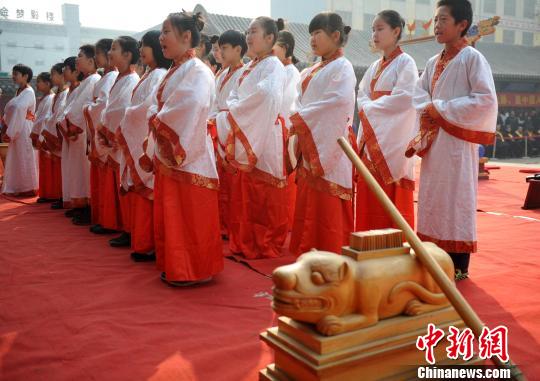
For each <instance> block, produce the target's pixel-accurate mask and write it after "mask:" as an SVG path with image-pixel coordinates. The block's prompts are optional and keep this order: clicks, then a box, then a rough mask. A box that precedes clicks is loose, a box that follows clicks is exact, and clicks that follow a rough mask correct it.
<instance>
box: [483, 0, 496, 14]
mask: <svg viewBox="0 0 540 381" xmlns="http://www.w3.org/2000/svg"><path fill="white" fill-rule="evenodd" d="M484 12H486V13H493V14H495V13H497V0H484Z"/></svg>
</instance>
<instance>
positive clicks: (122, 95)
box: [98, 72, 140, 170]
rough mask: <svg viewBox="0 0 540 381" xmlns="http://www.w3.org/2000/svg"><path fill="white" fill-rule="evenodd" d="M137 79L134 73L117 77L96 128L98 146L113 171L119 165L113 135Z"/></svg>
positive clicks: (128, 102)
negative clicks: (105, 155) (98, 138)
mask: <svg viewBox="0 0 540 381" xmlns="http://www.w3.org/2000/svg"><path fill="white" fill-rule="evenodd" d="M139 79H140V78H139V75H138V74H137V73H135V72H133V73H129V74H126V75H123V76H121V77H120V76H119V77H117V78H116V81H115V83H114V84H113V86H112V87H111V90H110V94H109V99H108V100H107V106H105V109H104V110H103V113H102V114H101V124H100V126H99V127H98V134H99V135H100V141H99V144H100V145H101V147H102V149H103V150H104V152H106V153H107V165H109V166H110V167H111V168H113V169H115V170H117V169H119V165H120V151H119V150H118V149H117V147H116V146H115V142H116V137H115V134H116V131H117V129H118V128H120V123H121V122H122V119H123V118H124V115H125V113H126V110H127V108H128V107H129V105H130V103H131V96H132V95H133V89H134V88H135V86H137V83H138V82H139ZM102 137H105V139H106V142H107V144H105V145H104V144H103V140H102Z"/></svg>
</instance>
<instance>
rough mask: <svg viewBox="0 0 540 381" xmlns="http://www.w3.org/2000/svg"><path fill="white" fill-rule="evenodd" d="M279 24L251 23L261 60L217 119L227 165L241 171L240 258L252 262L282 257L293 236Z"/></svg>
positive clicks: (251, 45)
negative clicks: (289, 234)
mask: <svg viewBox="0 0 540 381" xmlns="http://www.w3.org/2000/svg"><path fill="white" fill-rule="evenodd" d="M277 34H278V28H277V25H276V22H275V21H274V20H272V19H270V18H268V17H259V18H256V19H255V20H253V21H252V22H251V24H250V27H249V30H248V34H247V44H248V50H251V51H252V52H253V54H254V55H255V56H256V57H255V59H254V60H253V61H251V62H250V63H249V64H248V65H247V66H246V68H245V69H244V71H243V73H242V75H241V76H240V78H239V79H238V88H237V89H236V90H234V91H233V92H232V93H231V95H230V97H229V99H228V100H227V105H228V110H229V111H222V112H220V113H219V114H218V115H217V127H218V139H219V142H220V144H221V145H223V146H225V147H226V148H225V152H226V155H225V158H226V160H227V162H228V163H229V164H230V165H232V166H234V167H235V168H236V169H238V170H239V171H241V174H240V177H241V183H242V197H243V200H242V202H243V205H244V208H243V210H242V214H243V218H242V222H241V226H240V234H241V237H240V248H239V249H240V250H241V254H242V255H243V256H245V257H246V258H249V259H255V258H263V257H267V258H271V257H278V256H280V255H282V254H281V250H282V247H283V244H284V242H285V239H286V237H287V232H288V229H287V228H288V219H287V189H286V185H287V179H286V171H285V164H284V155H283V153H284V152H283V147H284V144H283V130H282V126H281V123H279V112H280V110H281V107H282V102H283V90H284V88H285V70H284V68H283V64H282V63H281V62H280V61H279V59H278V58H277V57H275V56H274V55H273V53H272V48H273V45H274V43H275V41H276V39H277Z"/></svg>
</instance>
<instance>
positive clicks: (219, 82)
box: [208, 66, 245, 120]
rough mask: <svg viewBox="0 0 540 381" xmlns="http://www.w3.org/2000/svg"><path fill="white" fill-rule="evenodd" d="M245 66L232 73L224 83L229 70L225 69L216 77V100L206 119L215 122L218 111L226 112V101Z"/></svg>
mask: <svg viewBox="0 0 540 381" xmlns="http://www.w3.org/2000/svg"><path fill="white" fill-rule="evenodd" d="M244 69H245V66H242V67H240V68H238V69H236V70H235V71H234V73H233V74H232V75H231V76H230V77H229V78H228V79H227V81H226V82H225V84H223V83H224V81H225V78H226V77H227V74H228V73H229V70H230V68H227V69H225V70H224V71H223V72H222V73H221V74H220V75H219V76H217V77H216V99H215V101H214V105H213V107H212V111H211V112H210V115H209V116H208V119H210V120H212V119H213V120H215V119H216V117H217V114H219V112H220V111H228V110H229V106H228V105H227V99H228V98H229V95H230V94H231V92H232V91H233V90H234V89H236V88H237V87H238V78H240V76H241V75H242V73H243V72H244Z"/></svg>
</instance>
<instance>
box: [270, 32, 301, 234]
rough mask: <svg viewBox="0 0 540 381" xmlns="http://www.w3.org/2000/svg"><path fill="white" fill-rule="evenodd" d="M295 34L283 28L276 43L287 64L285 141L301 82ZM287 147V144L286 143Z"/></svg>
mask: <svg viewBox="0 0 540 381" xmlns="http://www.w3.org/2000/svg"><path fill="white" fill-rule="evenodd" d="M294 44H295V41H294V36H293V34H292V33H291V32H289V31H286V30H282V31H280V32H279V34H278V39H277V41H276V44H275V45H274V49H273V50H274V54H275V55H276V57H278V58H279V60H280V61H281V63H282V64H283V66H285V76H286V79H285V89H284V90H283V102H282V104H281V111H280V113H279V114H280V122H281V123H282V127H283V135H284V139H285V142H286V141H287V139H288V136H289V130H290V129H291V127H292V125H291V120H290V117H291V116H292V115H293V114H294V113H295V112H296V99H297V98H298V84H299V83H300V72H299V71H298V69H297V68H296V66H294V65H295V63H296V62H297V60H296V58H295V57H294ZM284 147H285V149H287V148H288V147H287V144H285V145H284ZM290 159H291V156H290V155H289V154H288V153H287V151H286V152H285V165H286V167H287V195H288V203H287V208H288V211H289V212H288V218H289V230H291V229H292V224H293V221H294V207H295V205H296V183H295V178H296V176H295V173H294V171H293V166H295V164H296V163H295V164H293V163H291V162H290Z"/></svg>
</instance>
